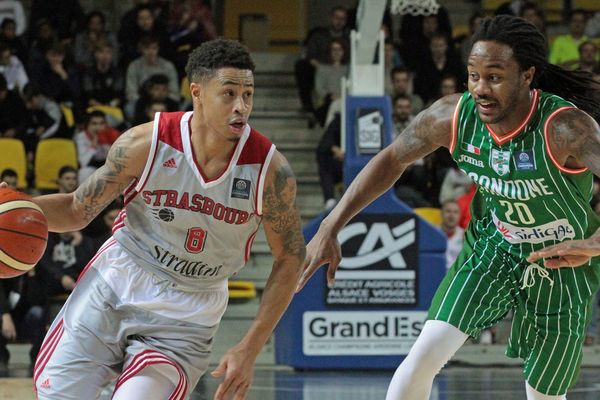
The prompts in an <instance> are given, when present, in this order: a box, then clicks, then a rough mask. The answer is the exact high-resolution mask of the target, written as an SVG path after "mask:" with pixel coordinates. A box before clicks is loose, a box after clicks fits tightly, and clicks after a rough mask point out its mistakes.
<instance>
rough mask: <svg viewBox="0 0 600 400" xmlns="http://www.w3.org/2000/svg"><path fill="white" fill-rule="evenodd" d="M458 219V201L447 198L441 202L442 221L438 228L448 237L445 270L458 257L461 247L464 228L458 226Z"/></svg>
mask: <svg viewBox="0 0 600 400" xmlns="http://www.w3.org/2000/svg"><path fill="white" fill-rule="evenodd" d="M458 221H460V208H459V207H458V203H457V202H456V201H454V200H448V201H446V202H444V203H443V204H442V223H441V226H440V228H442V231H444V233H445V234H446V237H447V238H448V245H447V247H446V270H448V269H449V268H450V266H451V265H452V264H453V263H454V261H455V260H456V257H458V253H460V250H461V249H462V245H463V241H464V236H465V230H464V229H463V228H461V227H460V226H458Z"/></svg>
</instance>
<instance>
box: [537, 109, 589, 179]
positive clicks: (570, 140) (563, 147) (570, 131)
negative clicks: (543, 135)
mask: <svg viewBox="0 0 600 400" xmlns="http://www.w3.org/2000/svg"><path fill="white" fill-rule="evenodd" d="M548 136H549V139H550V148H551V151H552V153H553V155H554V157H555V159H556V160H557V162H558V163H560V164H561V165H563V166H565V167H568V168H582V167H587V168H589V169H590V171H592V172H593V173H594V174H595V175H596V176H600V126H598V123H597V122H596V121H595V120H594V119H593V118H592V117H590V116H589V115H588V114H586V113H585V112H583V111H581V110H578V109H576V108H572V109H569V110H565V111H563V112H560V113H558V114H557V116H556V117H555V118H554V119H553V120H552V122H551V124H550V126H549V127H548Z"/></svg>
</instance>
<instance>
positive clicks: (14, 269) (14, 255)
mask: <svg viewBox="0 0 600 400" xmlns="http://www.w3.org/2000/svg"><path fill="white" fill-rule="evenodd" d="M47 242H48V222H47V221H46V216H45V215H44V213H43V212H42V210H41V209H40V207H39V206H38V205H37V204H35V203H33V202H32V201H31V198H30V197H29V196H28V195H26V194H25V193H20V192H16V191H14V190H12V189H8V188H0V278H12V277H13V276H18V275H22V274H24V273H25V272H27V271H29V270H30V269H31V268H33V267H34V266H35V264H36V263H37V262H38V261H39V260H40V258H42V255H43V254H44V251H45V250H46V243H47Z"/></svg>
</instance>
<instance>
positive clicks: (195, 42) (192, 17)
mask: <svg viewBox="0 0 600 400" xmlns="http://www.w3.org/2000/svg"><path fill="white" fill-rule="evenodd" d="M168 20H169V23H168V26H169V42H170V46H169V48H170V49H171V50H172V51H171V52H170V53H171V54H170V56H171V57H170V60H171V61H173V63H174V64H175V67H176V68H177V72H178V74H179V76H180V77H182V76H184V75H185V65H186V63H187V58H188V55H189V53H190V52H191V51H192V50H193V49H195V48H196V47H198V46H199V45H200V44H201V43H203V42H205V41H208V40H212V39H216V37H217V28H216V26H215V23H214V20H213V15H212V10H211V7H210V2H209V1H205V0H181V1H176V2H174V3H173V4H172V6H171V9H170V13H169V18H168Z"/></svg>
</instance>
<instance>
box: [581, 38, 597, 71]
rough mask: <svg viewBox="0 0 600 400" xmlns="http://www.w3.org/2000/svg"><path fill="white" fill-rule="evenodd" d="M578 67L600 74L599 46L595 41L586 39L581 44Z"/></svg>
mask: <svg viewBox="0 0 600 400" xmlns="http://www.w3.org/2000/svg"><path fill="white" fill-rule="evenodd" d="M577 69H580V70H582V71H588V72H591V73H592V74H594V75H598V74H600V63H598V46H596V44H595V43H594V42H591V41H585V42H583V43H581V44H580V45H579V65H578V66H577Z"/></svg>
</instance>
